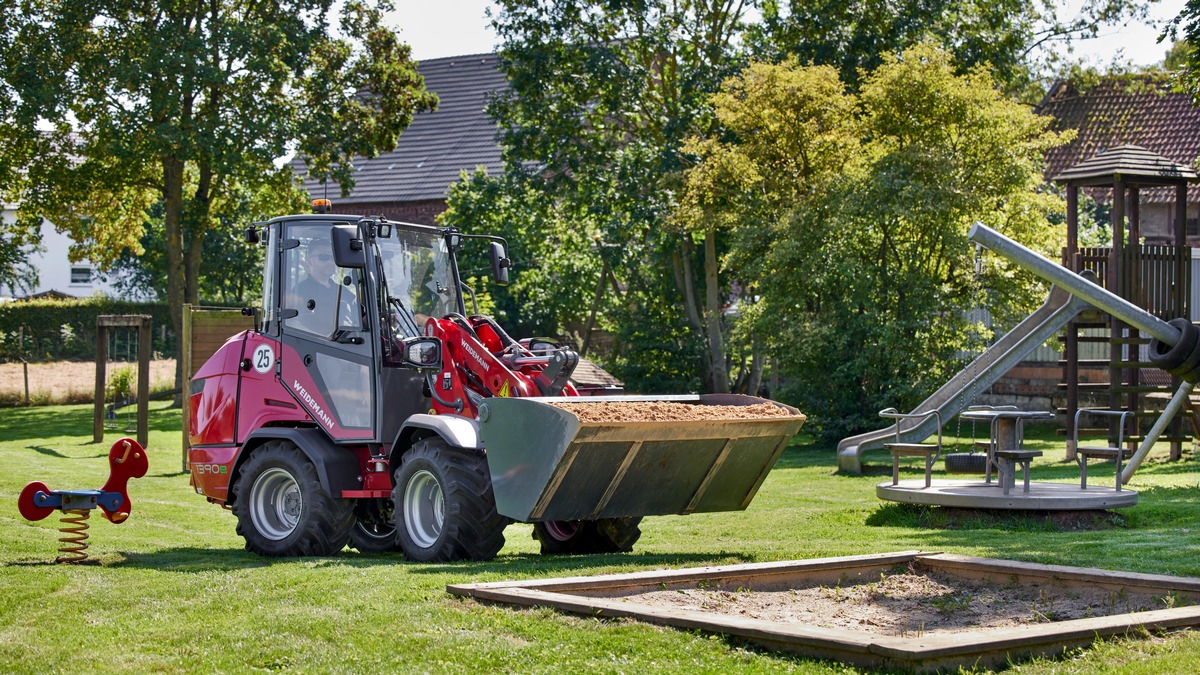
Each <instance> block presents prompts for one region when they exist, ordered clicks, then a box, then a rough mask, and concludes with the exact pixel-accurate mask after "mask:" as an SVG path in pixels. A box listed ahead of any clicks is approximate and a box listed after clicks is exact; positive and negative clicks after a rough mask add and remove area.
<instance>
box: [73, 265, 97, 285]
mask: <svg viewBox="0 0 1200 675" xmlns="http://www.w3.org/2000/svg"><path fill="white" fill-rule="evenodd" d="M91 282H92V268H90V267H72V268H71V283H72V284H90V283H91Z"/></svg>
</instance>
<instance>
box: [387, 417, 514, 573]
mask: <svg viewBox="0 0 1200 675" xmlns="http://www.w3.org/2000/svg"><path fill="white" fill-rule="evenodd" d="M392 503H393V504H395V515H394V517H393V525H394V526H395V528H396V534H397V536H398V538H399V542H400V548H401V549H402V550H403V551H404V555H405V556H407V557H408V559H409V560H414V561H417V562H447V561H451V560H491V559H492V558H495V557H496V554H497V553H499V552H500V549H501V548H503V546H504V526H505V525H506V524H507V520H506V519H505V518H504V517H503V516H501V515H500V514H499V513H497V512H496V498H495V496H494V495H493V494H492V482H491V478H490V476H489V474H488V469H487V459H486V457H484V455H483V453H482V452H480V451H478V450H469V449H465V448H455V447H451V446H450V445H449V444H447V443H446V442H445V441H443V440H442V439H441V438H438V437H432V438H427V439H425V440H423V441H420V442H418V443H417V444H416V445H414V446H413V447H412V449H410V450H409V451H408V452H407V453H405V455H404V458H403V459H402V460H401V461H400V466H399V467H398V468H397V469H396V487H395V488H393V490H392Z"/></svg>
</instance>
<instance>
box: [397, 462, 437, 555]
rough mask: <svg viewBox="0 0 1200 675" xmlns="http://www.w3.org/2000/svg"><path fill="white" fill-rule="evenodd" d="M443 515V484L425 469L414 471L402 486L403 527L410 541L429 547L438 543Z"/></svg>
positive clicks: (422, 546)
mask: <svg viewBox="0 0 1200 675" xmlns="http://www.w3.org/2000/svg"><path fill="white" fill-rule="evenodd" d="M445 518H446V497H445V494H444V493H443V492H442V484H441V483H439V482H438V480H437V478H436V477H434V475H433V474H432V473H430V472H428V471H426V470H425V469H421V470H420V471H418V472H416V473H414V474H413V475H412V477H411V478H409V479H408V484H407V485H405V486H404V526H405V529H406V530H408V536H410V537H412V540H413V543H415V544H416V545H417V546H420V547H421V548H429V547H431V546H433V545H434V544H435V543H437V539H438V537H439V536H440V535H441V534H442V523H443V522H444V521H445Z"/></svg>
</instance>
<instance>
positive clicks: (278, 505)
mask: <svg viewBox="0 0 1200 675" xmlns="http://www.w3.org/2000/svg"><path fill="white" fill-rule="evenodd" d="M303 510H304V496H303V495H302V494H300V484H299V483H297V482H296V478H295V477H294V476H292V474H290V473H288V472H287V471H285V470H283V469H278V468H276V469H267V470H266V471H264V472H263V473H262V475H260V476H259V477H258V478H257V479H256V480H255V481H254V485H253V486H252V487H251V488H250V520H251V521H253V523H254V527H255V529H257V530H258V531H259V532H261V533H262V535H263V536H264V537H266V538H267V539H270V540H272V541H279V540H280V539H285V538H287V536H288V535H290V534H291V533H292V532H294V531H295V530H296V525H297V524H299V523H300V513H301V512H302V511H303Z"/></svg>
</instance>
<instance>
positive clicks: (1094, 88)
mask: <svg viewBox="0 0 1200 675" xmlns="http://www.w3.org/2000/svg"><path fill="white" fill-rule="evenodd" d="M1037 111H1038V112H1039V113H1040V114H1043V115H1047V116H1050V117H1053V118H1054V123H1053V125H1052V128H1054V129H1055V130H1057V131H1064V130H1074V131H1075V133H1076V136H1075V139H1074V140H1073V141H1071V142H1070V143H1068V144H1067V145H1064V146H1061V147H1058V148H1055V149H1053V150H1051V151H1050V152H1049V153H1048V154H1047V155H1046V167H1045V172H1046V173H1045V175H1046V179H1047V180H1053V179H1054V178H1056V177H1059V176H1062V175H1063V174H1064V173H1065V172H1066V171H1067V169H1069V168H1071V167H1074V166H1076V165H1079V164H1081V163H1083V162H1087V161H1091V160H1096V159H1097V157H1098V155H1102V153H1104V152H1105V151H1108V150H1114V149H1116V148H1119V147H1121V146H1138V147H1140V148H1144V149H1145V150H1147V151H1149V152H1150V153H1154V154H1156V155H1161V156H1162V157H1165V158H1167V159H1168V160H1171V161H1172V162H1175V163H1178V164H1182V165H1185V166H1189V167H1197V166H1198V160H1200V108H1198V107H1196V106H1193V105H1192V101H1191V98H1190V97H1189V96H1187V95H1186V94H1181V93H1176V92H1174V91H1172V90H1171V85H1170V82H1169V79H1168V78H1167V76H1165V75H1161V74H1159V75H1133V76H1119V77H1112V78H1105V79H1102V80H1100V81H1099V82H1097V83H1095V84H1092V85H1089V86H1086V87H1081V86H1078V85H1076V84H1073V83H1071V82H1065V81H1060V82H1056V83H1054V85H1053V86H1051V87H1050V90H1049V91H1048V92H1047V93H1046V96H1045V98H1044V99H1042V102H1041V103H1040V104H1039V105H1038V106H1037ZM1085 191H1086V192H1088V194H1089V195H1090V196H1091V197H1092V198H1093V199H1095V200H1096V201H1098V202H1099V203H1101V204H1108V203H1109V202H1111V200H1112V196H1111V191H1110V190H1107V189H1093V188H1085ZM1175 201H1176V200H1175V190H1174V189H1173V188H1148V189H1145V190H1141V191H1140V205H1141V206H1140V209H1141V214H1140V215H1141V234H1142V236H1143V237H1144V238H1145V242H1146V243H1150V244H1153V243H1164V244H1165V243H1173V242H1174V238H1173V236H1172V232H1171V228H1170V223H1171V222H1172V218H1173V216H1174V205H1175ZM1187 201H1188V206H1187V237H1188V242H1189V243H1190V244H1191V245H1193V246H1200V222H1198V220H1197V219H1198V217H1200V185H1192V186H1191V187H1189V188H1188V191H1187Z"/></svg>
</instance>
